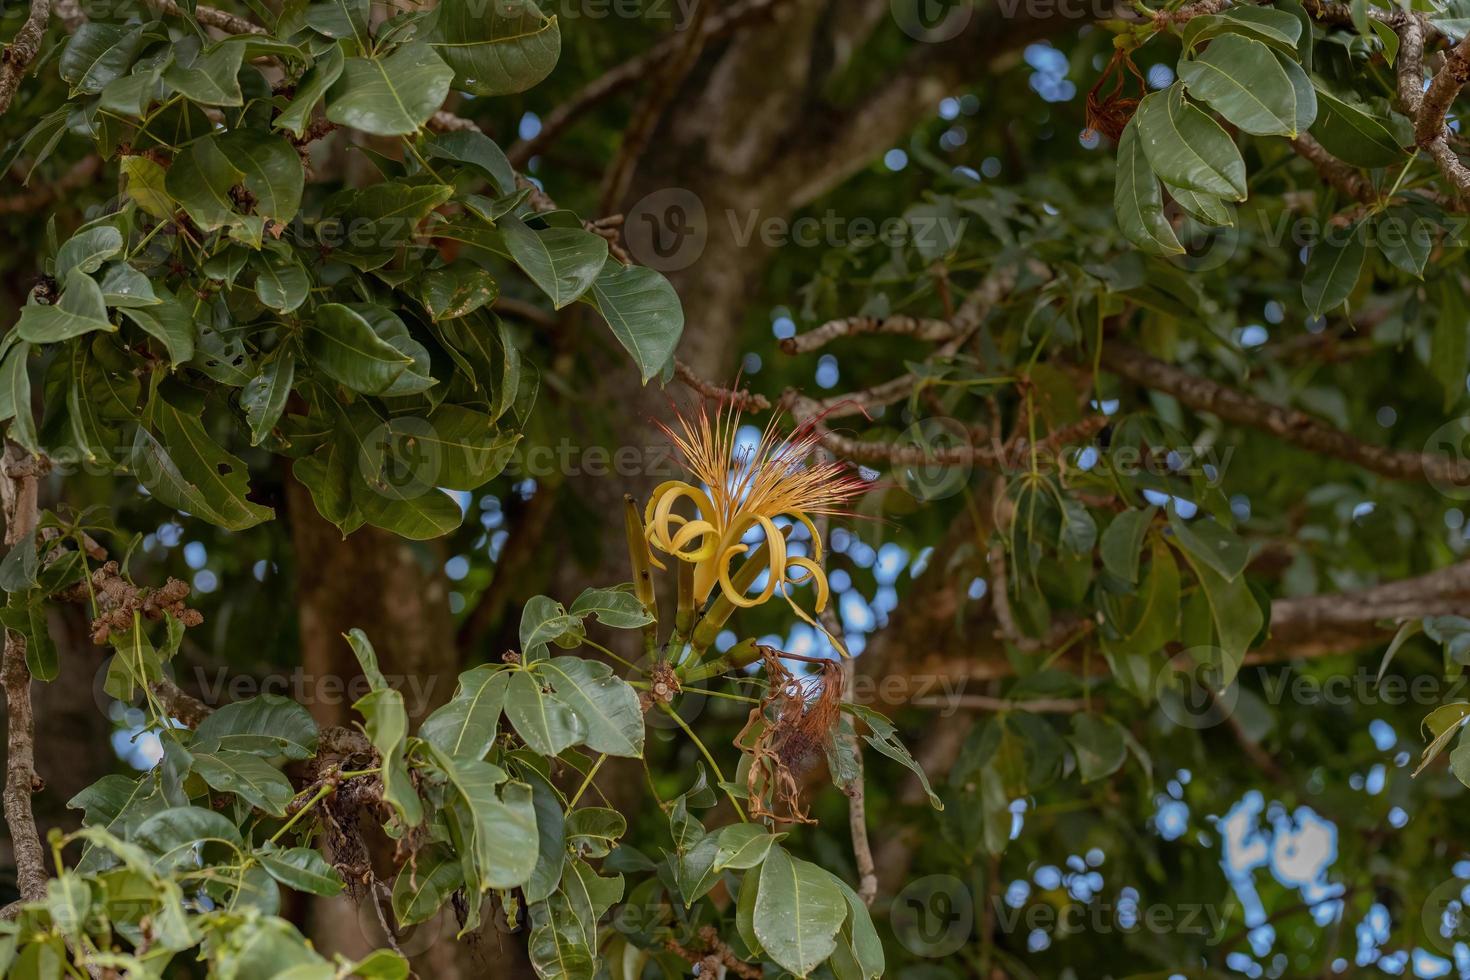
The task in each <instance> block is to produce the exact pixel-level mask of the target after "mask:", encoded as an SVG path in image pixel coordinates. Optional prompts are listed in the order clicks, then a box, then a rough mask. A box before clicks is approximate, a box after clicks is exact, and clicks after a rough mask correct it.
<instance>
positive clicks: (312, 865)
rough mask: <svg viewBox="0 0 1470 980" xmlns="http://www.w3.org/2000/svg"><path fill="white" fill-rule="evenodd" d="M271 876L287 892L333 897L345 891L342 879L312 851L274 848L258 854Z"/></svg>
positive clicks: (266, 848) (257, 856)
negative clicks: (293, 890) (283, 886)
mask: <svg viewBox="0 0 1470 980" xmlns="http://www.w3.org/2000/svg"><path fill="white" fill-rule="evenodd" d="M255 857H256V860H258V861H260V864H261V866H262V867H264V868H265V870H266V871H267V872H269V873H270V876H271V877H272V878H274V879H276V880H277V881H279V882H280V883H281V884H283V885H285V886H286V887H287V888H291V889H295V890H296V891H298V892H308V893H310V894H312V895H326V896H327V897H331V896H333V895H336V894H338V893H339V892H341V891H342V889H343V887H344V885H343V882H342V876H341V875H340V874H338V873H337V869H336V868H334V867H332V866H331V865H330V864H328V863H327V862H326V861H325V860H324V859H323V858H322V856H321V855H320V854H318V853H317V852H316V851H314V850H312V849H311V848H309V847H293V848H291V849H290V850H284V851H283V850H280V849H278V848H276V847H274V846H270V847H265V848H262V849H261V850H259V851H256V852H255Z"/></svg>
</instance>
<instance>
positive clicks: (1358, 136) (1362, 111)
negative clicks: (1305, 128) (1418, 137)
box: [1312, 78, 1413, 167]
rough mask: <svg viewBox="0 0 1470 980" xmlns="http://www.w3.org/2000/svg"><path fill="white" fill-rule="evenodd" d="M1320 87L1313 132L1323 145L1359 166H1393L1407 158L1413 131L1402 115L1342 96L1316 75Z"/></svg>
mask: <svg viewBox="0 0 1470 980" xmlns="http://www.w3.org/2000/svg"><path fill="white" fill-rule="evenodd" d="M1313 82H1314V84H1315V86H1316V89H1317V121H1316V122H1314V123H1313V124H1312V135H1313V136H1315V137H1316V138H1317V142H1319V143H1321V144H1322V147H1323V149H1325V150H1326V151H1327V152H1328V153H1331V154H1332V155H1333V156H1335V157H1337V158H1338V159H1340V160H1342V161H1343V162H1344V163H1349V164H1352V165H1353V166H1355V167H1389V166H1393V165H1395V164H1398V165H1400V166H1401V165H1402V164H1403V162H1404V149H1403V147H1404V145H1405V144H1406V143H1408V142H1412V141H1413V137H1412V134H1411V133H1409V132H1408V131H1407V128H1406V127H1405V126H1404V125H1401V119H1399V118H1398V117H1389V118H1387V119H1385V118H1384V117H1382V116H1380V115H1378V114H1377V113H1376V111H1375V110H1373V109H1370V108H1369V107H1367V106H1364V105H1362V104H1360V103H1354V102H1349V101H1347V100H1345V99H1342V98H1339V97H1338V96H1337V95H1336V94H1334V93H1333V92H1330V91H1328V90H1327V89H1326V88H1324V87H1323V85H1322V83H1321V82H1320V81H1318V80H1317V79H1315V78H1314V79H1313Z"/></svg>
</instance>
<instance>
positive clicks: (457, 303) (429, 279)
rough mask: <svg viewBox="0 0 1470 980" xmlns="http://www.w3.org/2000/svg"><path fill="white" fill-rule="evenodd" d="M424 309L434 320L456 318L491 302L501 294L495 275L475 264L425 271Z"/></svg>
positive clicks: (423, 287) (423, 288)
mask: <svg viewBox="0 0 1470 980" xmlns="http://www.w3.org/2000/svg"><path fill="white" fill-rule="evenodd" d="M422 290H423V291H422V293H421V294H420V295H421V296H422V297H423V300H424V309H426V310H428V311H429V318H430V319H431V320H435V321H438V320H453V319H456V318H458V317H462V316H469V315H470V314H471V313H473V312H475V310H478V309H480V308H481V307H484V306H489V305H490V304H491V303H493V302H495V298H496V297H497V296H498V295H500V287H499V285H497V284H496V282H495V278H494V277H493V276H491V275H490V273H488V272H486V271H485V270H484V269H481V268H480V267H479V266H474V265H461V266H455V267H451V268H448V269H433V270H430V271H429V272H426V273H424V278H423V286H422Z"/></svg>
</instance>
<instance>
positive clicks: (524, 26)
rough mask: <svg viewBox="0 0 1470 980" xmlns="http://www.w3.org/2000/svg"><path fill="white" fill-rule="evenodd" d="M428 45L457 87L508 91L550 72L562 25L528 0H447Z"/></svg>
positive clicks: (497, 92)
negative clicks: (446, 66) (488, 0)
mask: <svg viewBox="0 0 1470 980" xmlns="http://www.w3.org/2000/svg"><path fill="white" fill-rule="evenodd" d="M430 43H431V44H432V45H433V46H434V49H435V50H436V51H438V52H439V54H440V55H441V56H442V57H443V58H444V60H445V61H446V62H448V63H449V65H450V66H451V67H452V68H453V69H454V80H455V87H456V88H460V89H463V90H464V91H466V92H471V93H473V94H475V95H512V94H514V93H516V92H524V91H525V90H526V89H528V88H530V87H531V86H533V85H535V84H536V83H537V82H539V81H541V80H542V79H543V78H545V77H546V76H547V75H549V74H551V69H552V68H554V67H555V66H556V61H557V58H558V57H559V56H560V55H561V28H560V27H559V26H558V25H557V21H556V18H555V17H547V16H545V15H544V14H542V13H541V11H540V10H538V9H537V8H536V4H535V3H533V2H532V0H516V2H514V3H503V2H492V3H489V4H485V3H480V2H476V0H445V2H444V3H441V4H440V5H439V8H438V11H437V13H436V16H435V19H434V29H433V32H432V34H431V35H430ZM506 193H509V191H508V190H507V191H506Z"/></svg>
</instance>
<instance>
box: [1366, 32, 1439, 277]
mask: <svg viewBox="0 0 1470 980" xmlns="http://www.w3.org/2000/svg"><path fill="white" fill-rule="evenodd" d="M1375 23H1376V21H1375ZM1437 230H1438V225H1437V224H1436V222H1435V221H1434V220H1433V219H1432V218H1430V217H1429V216H1428V215H1425V214H1421V213H1419V212H1418V211H1416V210H1415V209H1414V208H1412V207H1405V206H1402V205H1398V206H1395V207H1391V208H1389V209H1388V210H1387V211H1385V212H1384V213H1383V214H1381V215H1380V216H1379V217H1378V220H1377V222H1376V224H1375V225H1374V229H1373V231H1374V234H1373V240H1374V241H1375V242H1377V244H1378V249H1379V251H1381V252H1382V253H1383V257H1384V258H1386V259H1388V261H1390V262H1392V263H1393V264H1394V266H1395V267H1397V268H1399V269H1402V270H1403V271H1405V272H1407V273H1408V274H1409V275H1411V276H1414V277H1415V278H1417V279H1422V278H1424V266H1425V264H1426V263H1427V262H1428V261H1429V253H1430V252H1431V251H1433V249H1434V242H1435V239H1436V238H1437V237H1438V236H1437V234H1436V232H1437Z"/></svg>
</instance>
